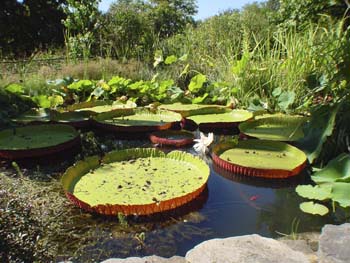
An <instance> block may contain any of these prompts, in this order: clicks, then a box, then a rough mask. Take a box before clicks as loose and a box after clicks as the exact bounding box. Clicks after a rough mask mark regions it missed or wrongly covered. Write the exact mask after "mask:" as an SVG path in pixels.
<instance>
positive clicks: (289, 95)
mask: <svg viewBox="0 0 350 263" xmlns="http://www.w3.org/2000/svg"><path fill="white" fill-rule="evenodd" d="M294 100H295V92H294V91H284V92H282V93H281V95H279V97H278V106H279V107H280V108H281V109H282V110H284V111H285V110H287V109H288V108H289V107H290V106H291V105H292V104H293V103H294Z"/></svg>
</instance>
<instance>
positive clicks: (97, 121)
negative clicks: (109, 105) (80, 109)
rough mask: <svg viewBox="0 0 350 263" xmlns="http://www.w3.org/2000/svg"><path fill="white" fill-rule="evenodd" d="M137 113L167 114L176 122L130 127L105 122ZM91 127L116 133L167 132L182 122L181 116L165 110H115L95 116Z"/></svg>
mask: <svg viewBox="0 0 350 263" xmlns="http://www.w3.org/2000/svg"><path fill="white" fill-rule="evenodd" d="M137 113H141V114H143V113H146V114H168V115H173V116H174V118H175V117H176V119H177V120H176V121H173V122H164V123H163V124H158V125H130V126H123V125H118V124H113V123H110V122H106V120H108V119H113V118H114V117H122V116H124V117H127V116H131V115H135V114H137ZM92 120H93V125H94V126H96V127H97V128H102V129H105V130H107V131H116V132H153V131H159V130H168V129H170V128H172V127H173V126H175V125H176V123H179V122H180V121H181V120H182V116H181V115H180V114H179V113H176V112H172V111H167V110H156V111H152V110H150V109H147V108H136V109H116V110H113V111H111V112H104V113H100V114H97V115H96V116H94V117H93V118H92Z"/></svg>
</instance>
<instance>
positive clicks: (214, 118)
mask: <svg viewBox="0 0 350 263" xmlns="http://www.w3.org/2000/svg"><path fill="white" fill-rule="evenodd" d="M252 117H253V113H251V112H249V111H246V110H230V111H229V112H225V113H213V114H201V115H192V116H189V117H187V118H188V119H190V120H192V121H194V122H195V123H197V124H198V125H201V124H213V123H239V122H243V121H246V120H249V119H251V118H252Z"/></svg>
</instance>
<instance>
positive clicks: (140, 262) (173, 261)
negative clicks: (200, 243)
mask: <svg viewBox="0 0 350 263" xmlns="http://www.w3.org/2000/svg"><path fill="white" fill-rule="evenodd" d="M101 263H186V260H185V258H183V257H177V256H175V257H171V258H162V257H158V256H149V257H143V258H137V257H131V258H124V259H120V258H111V259H107V260H105V261H103V262H101Z"/></svg>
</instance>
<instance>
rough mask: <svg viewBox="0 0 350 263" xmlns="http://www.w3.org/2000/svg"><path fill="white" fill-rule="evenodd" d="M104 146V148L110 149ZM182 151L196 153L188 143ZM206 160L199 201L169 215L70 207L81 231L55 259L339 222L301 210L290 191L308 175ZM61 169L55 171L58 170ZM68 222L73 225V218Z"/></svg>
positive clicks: (176, 250)
mask: <svg viewBox="0 0 350 263" xmlns="http://www.w3.org/2000/svg"><path fill="white" fill-rule="evenodd" d="M123 144H124V142H123V141H116V140H115V141H114V142H113V145H117V146H118V145H119V146H120V145H123ZM129 146H142V147H145V146H146V147H147V146H150V144H149V143H148V141H134V142H131V143H130V142H129ZM106 147H107V149H108V150H110V149H109V148H113V147H112V146H108V145H107V146H106ZM114 148H118V147H114ZM119 148H120V147H119ZM182 150H185V151H187V152H190V153H193V154H195V152H194V151H193V149H192V148H191V147H189V148H184V149H182ZM206 161H207V162H208V164H209V165H210V168H211V174H210V177H209V181H208V186H207V191H205V193H203V194H202V195H201V196H200V198H199V200H198V201H196V202H193V203H192V204H191V205H189V206H186V207H184V208H183V209H181V210H179V211H176V213H173V214H171V215H167V216H160V217H156V218H153V219H147V218H133V219H129V218H128V219H125V220H127V223H124V224H120V223H119V222H118V218H106V217H103V216H99V215H91V214H89V213H86V212H84V211H81V210H80V209H73V212H72V213H73V214H74V215H75V218H74V220H73V224H75V225H76V226H75V227H76V228H80V231H79V234H75V236H74V238H73V237H72V250H71V251H69V249H68V250H67V246H66V245H65V249H64V250H62V249H61V251H60V253H59V254H60V255H58V258H57V260H65V259H70V260H72V261H73V262H100V261H102V260H105V259H107V258H110V257H121V258H125V257H129V256H145V255H151V254H156V255H159V256H163V257H171V256H173V255H180V256H184V255H185V254H186V252H187V251H188V250H190V249H192V248H193V247H194V246H195V245H197V244H199V243H201V242H202V241H205V240H208V239H212V238H224V237H231V236H238V235H247V234H254V233H256V234H260V235H262V236H265V237H281V236H282V235H288V234H292V233H294V232H308V231H319V230H320V229H321V228H322V226H323V225H324V224H326V223H336V222H337V220H338V219H337V218H336V217H334V215H333V216H326V217H320V216H312V215H308V214H305V213H302V212H301V211H300V209H299V204H300V203H301V202H302V199H301V198H300V197H298V196H297V195H296V193H295V191H294V189H295V186H296V185H297V184H298V183H302V182H303V181H305V180H307V175H305V176H303V177H298V178H297V179H296V180H290V181H277V182H276V181H266V180H264V181H262V180H255V179H250V180H247V179H244V177H240V176H235V175H232V174H229V173H227V172H225V171H222V170H221V169H219V168H216V167H215V166H213V164H212V162H211V160H210V158H207V160H206ZM57 165H58V166H60V164H57ZM62 167H63V166H60V167H58V168H57V169H58V170H62ZM63 171H64V170H62V171H61V172H63ZM121 219H122V221H123V218H121ZM62 223H63V224H65V222H62ZM67 224H68V222H67ZM69 224H70V226H69V227H70V228H71V227H72V226H71V224H72V222H70V223H69ZM67 228H68V226H67ZM76 240H79V242H80V243H81V244H84V245H83V246H82V245H80V247H79V250H76V248H74V249H73V242H76ZM65 242H69V240H66V241H65ZM58 246H60V244H58ZM68 247H69V246H68Z"/></svg>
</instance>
